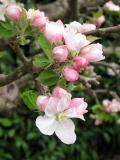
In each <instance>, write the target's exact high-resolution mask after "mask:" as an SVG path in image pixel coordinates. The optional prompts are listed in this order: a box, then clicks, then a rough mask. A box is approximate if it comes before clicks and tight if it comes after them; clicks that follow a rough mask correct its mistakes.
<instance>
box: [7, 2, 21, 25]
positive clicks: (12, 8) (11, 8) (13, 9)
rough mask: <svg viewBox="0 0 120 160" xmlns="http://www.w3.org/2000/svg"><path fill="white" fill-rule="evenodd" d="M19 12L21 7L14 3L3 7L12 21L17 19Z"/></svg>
mask: <svg viewBox="0 0 120 160" xmlns="http://www.w3.org/2000/svg"><path fill="white" fill-rule="evenodd" d="M21 13H22V10H21V8H20V7H19V6H17V5H15V4H8V5H7V7H6V9H5V15H6V16H7V17H8V18H10V19H11V20H12V21H14V22H16V21H19V19H20V16H21Z"/></svg>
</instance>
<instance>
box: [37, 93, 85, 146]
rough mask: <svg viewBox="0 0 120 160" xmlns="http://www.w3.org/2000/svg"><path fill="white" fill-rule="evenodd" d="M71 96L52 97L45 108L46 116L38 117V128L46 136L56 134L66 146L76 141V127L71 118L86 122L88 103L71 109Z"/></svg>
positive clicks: (79, 104) (82, 102) (82, 103)
mask: <svg viewBox="0 0 120 160" xmlns="http://www.w3.org/2000/svg"><path fill="white" fill-rule="evenodd" d="M70 104H71V94H69V93H68V94H67V92H66V94H63V95H62V97H61V98H55V97H50V99H49V102H48V103H47V106H46V107H45V115H44V116H38V117H37V119H36V126H37V127H38V129H39V130H40V132H41V133H43V134H45V135H52V134H54V133H55V134H56V136H57V137H58V138H59V139H60V140H61V141H62V142H63V143H65V144H73V143H74V142H75V141H76V134H75V125H74V123H73V121H72V120H71V118H80V119H82V120H84V116H83V114H85V113H86V112H87V110H86V108H87V103H86V102H84V100H82V101H80V103H78V105H77V106H75V107H70Z"/></svg>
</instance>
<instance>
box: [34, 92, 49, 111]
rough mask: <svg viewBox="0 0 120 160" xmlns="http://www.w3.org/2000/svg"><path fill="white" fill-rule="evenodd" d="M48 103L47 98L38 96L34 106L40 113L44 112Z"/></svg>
mask: <svg viewBox="0 0 120 160" xmlns="http://www.w3.org/2000/svg"><path fill="white" fill-rule="evenodd" d="M48 101H49V97H48V96H43V95H41V96H38V98H37V102H36V104H37V106H38V109H39V110H40V111H45V107H46V105H47V103H48Z"/></svg>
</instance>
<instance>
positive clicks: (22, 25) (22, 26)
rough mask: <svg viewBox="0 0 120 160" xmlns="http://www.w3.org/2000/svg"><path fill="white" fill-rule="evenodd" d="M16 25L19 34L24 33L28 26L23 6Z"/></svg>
mask: <svg viewBox="0 0 120 160" xmlns="http://www.w3.org/2000/svg"><path fill="white" fill-rule="evenodd" d="M17 25H18V28H19V29H20V34H24V32H25V30H26V29H27V27H28V26H29V21H28V18H27V12H26V10H25V9H24V8H22V14H21V17H20V20H19V22H18V24H17Z"/></svg>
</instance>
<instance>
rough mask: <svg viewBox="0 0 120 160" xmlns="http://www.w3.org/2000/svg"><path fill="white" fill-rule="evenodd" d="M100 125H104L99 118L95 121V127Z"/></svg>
mask: <svg viewBox="0 0 120 160" xmlns="http://www.w3.org/2000/svg"><path fill="white" fill-rule="evenodd" d="M100 124H102V122H101V120H99V119H98V118H96V120H95V126H99V125H100Z"/></svg>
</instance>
